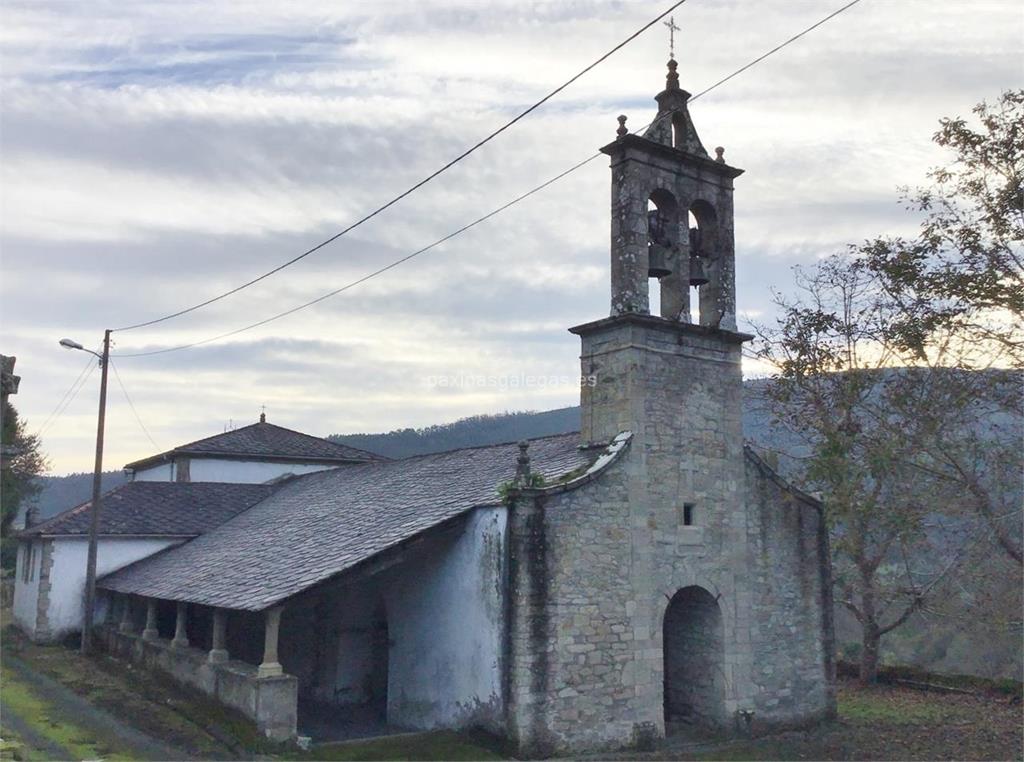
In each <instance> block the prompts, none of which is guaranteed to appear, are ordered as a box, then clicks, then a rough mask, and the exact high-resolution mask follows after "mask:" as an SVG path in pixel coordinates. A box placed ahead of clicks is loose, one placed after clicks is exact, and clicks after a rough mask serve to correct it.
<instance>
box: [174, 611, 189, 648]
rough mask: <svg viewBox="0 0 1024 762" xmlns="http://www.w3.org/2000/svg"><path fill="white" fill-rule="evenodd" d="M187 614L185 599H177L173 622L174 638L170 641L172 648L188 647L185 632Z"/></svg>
mask: <svg viewBox="0 0 1024 762" xmlns="http://www.w3.org/2000/svg"><path fill="white" fill-rule="evenodd" d="M187 616H188V604H187V603H185V601H178V618H177V620H176V621H175V623H174V640H172V641H171V645H172V646H173V647H174V648H188V635H186V634H185V622H186V617H187Z"/></svg>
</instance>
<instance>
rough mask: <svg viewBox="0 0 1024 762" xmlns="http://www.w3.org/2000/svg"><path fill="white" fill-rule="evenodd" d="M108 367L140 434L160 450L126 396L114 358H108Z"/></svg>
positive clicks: (126, 390) (126, 391) (132, 403)
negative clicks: (111, 370)
mask: <svg viewBox="0 0 1024 762" xmlns="http://www.w3.org/2000/svg"><path fill="white" fill-rule="evenodd" d="M110 367H111V368H112V369H113V371H114V378H116V379H117V385H118V386H120V387H121V393H122V394H124V398H125V400H126V401H127V402H128V407H130V408H131V409H132V413H134V415H135V420H136V421H138V422H139V428H141V429H142V433H143V434H145V435H146V439H148V440H149V443H150V444H151V445H153V447H155V448H156V449H157V450H159V449H160V445H158V444H157V443H156V441H155V440H154V439H153V437H152V435H151V434H150V433H149V429H147V428H146V424H144V423H143V422H142V418H141V417H140V416H139V411H138V410H136V409H135V403H134V402H132V398H131V395H129V394H128V389H127V388H126V387H125V385H124V381H122V380H121V374H120V373H118V372H117V366H116V365H115V364H114V358H113V357H111V358H110Z"/></svg>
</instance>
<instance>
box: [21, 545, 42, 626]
mask: <svg viewBox="0 0 1024 762" xmlns="http://www.w3.org/2000/svg"><path fill="white" fill-rule="evenodd" d="M34 544H35V548H36V555H35V559H34V560H33V563H32V565H33V567H34V570H33V574H32V580H31V581H30V582H23V581H22V576H23V574H24V569H25V564H26V563H28V558H29V547H30V545H31V544H30V543H27V542H22V543H19V544H18V566H17V569H16V570H15V572H16V575H17V576H16V577H15V581H14V621H15V622H16V623H17V625H18V626H19V627H21V629H22V630H24V631H25V632H27V633H28V634H29V635H34V634H35V631H36V613H37V611H38V609H37V608H36V606H37V603H38V600H39V564H40V560H41V559H42V557H43V543H42V542H41V541H39V540H37V541H36V542H35V543H34Z"/></svg>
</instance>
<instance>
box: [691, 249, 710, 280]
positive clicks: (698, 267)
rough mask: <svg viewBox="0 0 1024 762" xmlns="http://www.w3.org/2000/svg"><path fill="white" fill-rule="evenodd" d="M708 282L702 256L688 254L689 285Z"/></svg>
mask: <svg viewBox="0 0 1024 762" xmlns="http://www.w3.org/2000/svg"><path fill="white" fill-rule="evenodd" d="M707 282H708V275H707V273H706V272H705V271H704V258H703V257H698V256H694V255H692V254H691V255H690V285H691V286H703V285H704V284H705V283H707Z"/></svg>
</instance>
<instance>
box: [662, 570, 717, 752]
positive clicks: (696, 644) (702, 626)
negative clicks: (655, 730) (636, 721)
mask: <svg viewBox="0 0 1024 762" xmlns="http://www.w3.org/2000/svg"><path fill="white" fill-rule="evenodd" d="M663 636H664V637H663V640H662V644H663V650H664V655H665V685H664V691H665V692H664V701H665V729H666V732H668V733H672V732H673V731H677V730H681V729H683V728H685V727H687V726H701V727H705V728H716V727H720V726H722V724H723V723H724V720H725V671H724V664H723V630H722V611H721V609H720V608H719V606H718V601H717V600H716V599H715V597H714V596H713V595H711V593H709V592H708V591H707V590H705V589H704V588H702V587H684V588H682V589H680V590H679V591H678V592H677V593H676V594H675V595H674V596H672V600H671V601H670V602H669V604H668V608H667V609H666V610H665V620H664V625H663Z"/></svg>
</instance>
